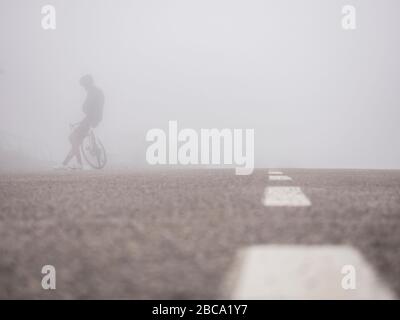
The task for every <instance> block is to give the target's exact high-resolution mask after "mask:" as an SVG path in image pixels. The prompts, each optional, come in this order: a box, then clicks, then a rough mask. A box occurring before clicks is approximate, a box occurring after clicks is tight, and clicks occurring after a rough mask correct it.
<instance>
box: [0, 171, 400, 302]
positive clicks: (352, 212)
mask: <svg viewBox="0 0 400 320" xmlns="http://www.w3.org/2000/svg"><path fill="white" fill-rule="evenodd" d="M280 170H281V172H273V171H268V170H267V169H265V170H264V169H258V170H255V172H254V173H253V174H252V175H250V176H236V175H235V174H234V171H233V170H228V169H227V170H217V169H214V170H170V171H168V170H165V171H154V172H153V171H149V172H147V171H146V172H134V171H132V172H128V171H127V172H118V171H103V172H94V171H88V172H41V173H32V174H2V175H1V176H0V240H1V241H0V298H3V299H10V298H23V299H27V298H34V299H45V298H46V299H89V298H96V299H97V298H127V299H215V298H221V297H226V294H227V293H226V291H224V290H225V289H221V288H224V287H225V286H224V283H225V282H226V278H227V274H229V270H231V269H232V265H234V262H235V259H237V252H238V250H239V249H241V248H251V247H253V246H256V245H266V246H268V245H285V246H289V247H291V246H301V247H303V248H304V247H306V248H308V247H312V246H317V247H319V246H324V245H330V246H339V245H341V246H347V247H352V248H355V250H357V251H358V252H359V253H360V254H361V255H362V256H363V257H364V258H365V260H366V261H367V263H368V264H369V265H370V266H371V268H373V270H375V272H376V274H377V275H378V277H379V278H380V279H381V280H382V282H383V283H385V285H387V287H388V289H389V290H391V291H392V293H393V294H394V295H395V297H399V296H400V250H399V248H400V232H399V231H400V171H393V170H391V171H389V170H305V169H303V170H300V169H280ZM275 175H276V176H280V177H282V176H283V177H288V178H271V176H275ZM276 186H279V187H282V186H283V187H286V186H290V187H293V186H295V187H298V189H296V190H297V191H298V192H300V196H299V194H297V195H295V200H293V199H292V200H293V201H292V200H290V199H289V202H288V203H286V204H284V205H282V206H280V205H279V203H278V205H277V203H276V202H274V201H275V200H277V199H271V198H268V200H266V197H270V196H271V195H270V194H268V192H270V191H271V190H273V188H271V189H268V188H270V187H276ZM266 188H267V190H269V191H267V190H266ZM274 190H275V189H274ZM274 192H275V191H274ZM279 192H281V191H279V190H278V193H279ZM266 194H268V196H266ZM277 198H278V202H279V201H281V200H282V195H280V196H279V195H278V197H277ZM283 198H285V195H283ZM283 200H284V201H285V199H283ZM307 200H308V201H309V202H307ZM290 201H292V202H290ZM260 261H261V260H260ZM260 263H262V262H260ZM260 263H258V265H260ZM44 265H53V266H54V267H55V268H56V275H57V277H56V279H57V282H56V283H57V288H56V290H43V289H42V287H41V280H42V276H43V275H42V274H41V269H42V266H44ZM265 268H266V269H268V267H267V266H266V267H265ZM282 277H284V274H282ZM277 281H278V282H279V279H278V280H277ZM299 298H302V297H301V296H299Z"/></svg>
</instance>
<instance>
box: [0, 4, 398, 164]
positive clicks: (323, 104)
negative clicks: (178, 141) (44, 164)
mask: <svg viewBox="0 0 400 320" xmlns="http://www.w3.org/2000/svg"><path fill="white" fill-rule="evenodd" d="M45 4H52V5H54V6H55V8H56V10H57V30H55V31H44V30H43V29H42V28H41V18H42V15H41V12H40V10H41V6H42V5H45ZM345 4H352V5H354V6H355V7H356V9H357V25H358V26H357V30H355V31H343V30H342V28H341V25H340V21H341V17H342V15H341V8H342V6H343V5H345ZM399 15H400V2H399V1H398V0H390V1H389V0H383V1H371V0H363V1H334V0H324V1H321V0H313V1H310V0H291V1H287V0H283V1H267V0H246V1H244V0H241V1H238V0H201V1H200V0H197V1H193V0H179V1H176V0H174V1H170V0H157V1H155V0H147V1H133V0H113V1H109V0H68V1H67V0H64V1H60V0H57V1H55V0H50V1H48V0H46V1H36V0H24V1H21V0H2V1H1V2H0V69H1V70H3V72H2V73H1V74H0V128H1V130H2V131H4V132H9V133H13V134H16V135H18V136H21V137H26V138H29V139H31V140H33V141H37V143H39V144H42V145H43V146H45V147H46V148H48V149H49V150H51V153H52V157H53V158H54V159H56V160H61V159H62V157H63V154H64V153H65V152H66V151H67V147H68V142H67V140H66V136H67V135H68V131H69V128H68V124H69V123H70V122H76V121H78V120H80V118H81V117H82V115H81V110H80V108H81V104H82V102H83V99H84V91H83V90H82V88H81V87H80V86H79V78H80V76H81V75H83V74H86V73H91V74H93V76H94V78H95V80H96V82H97V84H98V85H99V86H100V87H101V88H102V89H103V91H104V94H105V96H106V105H105V114H104V121H103V123H102V125H101V127H100V128H99V130H98V132H99V134H100V135H101V137H102V139H103V140H104V141H105V144H106V146H107V149H108V150H109V152H110V153H111V154H112V155H113V158H112V159H113V160H114V161H116V162H118V161H121V162H124V163H130V164H132V165H143V164H144V157H145V150H146V146H147V145H148V144H147V143H146V142H145V134H146V132H147V130H149V129H151V128H154V127H161V128H165V129H166V128H167V124H168V120H178V122H179V125H180V127H181V128H184V127H192V128H195V129H199V128H213V127H216V128H225V127H228V128H243V129H244V128H254V129H255V135H256V143H255V145H256V149H255V155H256V165H257V166H259V167H268V166H276V167H359V168H365V167H369V168H400V148H399V142H398V137H400V125H399V119H400V81H399V80H400V77H399V75H400V62H399V57H400V45H399V39H400V37H399V30H400V19H399V18H400V17H399Z"/></svg>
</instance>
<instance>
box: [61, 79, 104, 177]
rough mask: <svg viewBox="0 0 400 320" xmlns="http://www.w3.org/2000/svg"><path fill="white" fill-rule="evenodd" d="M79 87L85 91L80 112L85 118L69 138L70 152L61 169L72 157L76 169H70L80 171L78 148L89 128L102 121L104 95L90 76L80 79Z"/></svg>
mask: <svg viewBox="0 0 400 320" xmlns="http://www.w3.org/2000/svg"><path fill="white" fill-rule="evenodd" d="M80 84H81V86H82V87H83V88H84V89H85V90H86V93H87V95H86V99H85V102H84V103H83V106H82V111H83V113H84V114H85V118H84V119H83V120H82V121H81V122H79V124H78V125H77V127H76V128H75V129H74V131H73V132H72V133H71V135H70V136H69V141H70V142H71V150H70V151H69V152H68V154H67V156H66V157H65V160H64V162H63V163H62V166H61V168H68V164H69V162H70V161H71V159H72V158H73V157H76V160H77V162H78V167H72V168H76V169H82V157H81V151H80V146H81V144H82V141H83V139H84V138H85V137H86V136H87V134H88V133H89V130H90V128H95V127H97V126H98V125H99V123H100V122H101V120H102V119H103V106H104V95H103V92H102V91H101V90H100V89H99V88H98V87H96V86H95V85H94V81H93V78H92V76H91V75H85V76H83V77H82V78H81V79H80Z"/></svg>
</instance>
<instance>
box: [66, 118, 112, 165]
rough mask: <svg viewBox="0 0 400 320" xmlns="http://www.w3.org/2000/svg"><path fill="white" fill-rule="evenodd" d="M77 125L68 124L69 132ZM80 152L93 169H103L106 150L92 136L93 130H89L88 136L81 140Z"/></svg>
mask: <svg viewBox="0 0 400 320" xmlns="http://www.w3.org/2000/svg"><path fill="white" fill-rule="evenodd" d="M77 125H79V123H76V124H70V128H71V130H72V129H73V128H74V127H76V126H77ZM80 150H81V153H82V154H83V158H84V159H85V161H86V162H87V163H88V165H89V166H91V167H92V168H93V169H103V168H104V167H105V165H106V164H107V154H106V149H105V148H104V146H103V144H102V143H101V141H100V139H99V138H98V137H96V135H95V134H94V130H93V128H90V129H89V132H88V134H87V135H86V136H85V137H84V138H83V140H82V143H81V146H80Z"/></svg>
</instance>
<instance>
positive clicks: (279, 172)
mask: <svg viewBox="0 0 400 320" xmlns="http://www.w3.org/2000/svg"><path fill="white" fill-rule="evenodd" d="M268 174H283V172H282V171H268Z"/></svg>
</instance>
